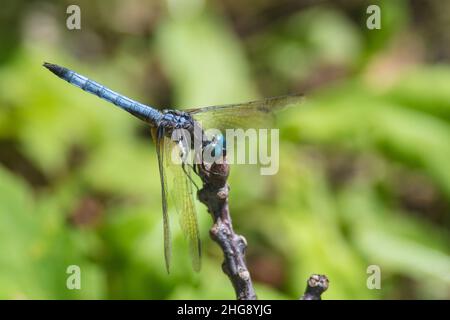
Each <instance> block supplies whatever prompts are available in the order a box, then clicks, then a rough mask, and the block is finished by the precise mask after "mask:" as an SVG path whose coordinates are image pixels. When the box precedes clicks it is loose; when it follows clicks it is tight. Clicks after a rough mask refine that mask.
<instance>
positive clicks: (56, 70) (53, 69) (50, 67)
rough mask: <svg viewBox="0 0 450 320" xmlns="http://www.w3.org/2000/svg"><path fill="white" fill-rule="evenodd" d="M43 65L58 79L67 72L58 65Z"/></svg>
mask: <svg viewBox="0 0 450 320" xmlns="http://www.w3.org/2000/svg"><path fill="white" fill-rule="evenodd" d="M42 65H43V66H44V67H46V68H47V69H48V70H50V71H51V72H52V73H54V74H56V75H57V76H58V77H62V76H63V75H64V74H65V73H66V72H67V69H66V68H64V67H61V66H58V65H57V64H53V63H49V62H44V63H43V64H42Z"/></svg>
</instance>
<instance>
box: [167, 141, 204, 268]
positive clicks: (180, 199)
mask: <svg viewBox="0 0 450 320" xmlns="http://www.w3.org/2000/svg"><path fill="white" fill-rule="evenodd" d="M184 141H186V140H184ZM164 144H165V152H164V153H165V154H166V161H165V166H166V168H167V178H168V186H169V190H170V191H169V194H170V196H171V200H172V202H173V204H174V206H175V209H176V211H177V215H178V221H179V223H180V227H181V230H182V231H183V234H184V237H185V239H187V241H188V244H189V252H190V256H191V259H192V266H193V268H194V270H195V271H199V270H200V267H201V246H200V235H199V230H198V222H197V212H196V208H195V201H194V193H193V190H192V182H191V181H192V176H191V171H192V170H191V167H190V166H189V165H188V164H184V165H182V164H181V163H182V161H183V159H182V157H181V156H180V155H181V154H182V148H181V147H180V145H178V144H176V143H174V142H173V141H171V140H170V139H168V138H166V139H165V142H164ZM187 148H190V146H188V147H187ZM185 160H186V159H184V161H185ZM183 168H184V169H183Z"/></svg>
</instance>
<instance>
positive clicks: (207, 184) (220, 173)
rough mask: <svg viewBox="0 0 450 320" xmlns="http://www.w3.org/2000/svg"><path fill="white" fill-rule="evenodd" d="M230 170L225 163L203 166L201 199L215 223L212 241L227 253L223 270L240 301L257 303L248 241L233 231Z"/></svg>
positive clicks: (199, 193)
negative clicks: (248, 263) (229, 199)
mask: <svg viewBox="0 0 450 320" xmlns="http://www.w3.org/2000/svg"><path fill="white" fill-rule="evenodd" d="M229 171H230V167H229V165H228V163H226V161H224V163H222V164H218V163H213V164H212V165H211V166H201V167H200V168H199V176H200V178H201V179H202V181H203V188H202V189H201V190H199V191H198V198H199V200H200V201H201V202H202V203H203V204H205V205H206V206H207V208H208V211H209V213H210V214H211V216H212V218H213V221H214V224H213V226H212V228H211V230H210V236H211V238H212V239H213V240H214V241H215V242H217V243H218V244H219V246H220V248H221V249H222V251H223V255H224V261H223V263H222V270H223V272H224V273H225V274H226V275H227V276H228V278H229V279H230V281H231V283H232V284H233V287H234V290H235V293H236V298H237V299H238V300H256V293H255V290H254V289H253V284H252V280H251V277H250V273H249V272H248V269H247V265H246V263H245V249H246V247H247V241H246V240H245V238H244V237H243V236H240V235H238V234H236V233H235V232H234V230H233V225H232V222H231V216H230V211H229V207H228V193H229V190H230V188H229V186H228V183H227V179H228V174H229Z"/></svg>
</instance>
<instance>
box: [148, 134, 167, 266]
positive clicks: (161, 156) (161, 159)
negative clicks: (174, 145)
mask: <svg viewBox="0 0 450 320" xmlns="http://www.w3.org/2000/svg"><path fill="white" fill-rule="evenodd" d="M152 136H153V140H154V141H155V143H156V153H157V155H158V168H159V178H160V181H161V199H162V211H163V229H164V258H165V261H166V269H167V273H169V272H170V258H171V256H172V239H171V235H170V221H169V214H168V210H167V209H168V207H167V178H166V172H165V165H164V164H165V163H166V162H167V161H166V158H167V157H168V154H167V153H166V147H165V146H166V145H167V144H168V143H169V142H170V140H169V139H168V138H166V137H165V136H164V134H163V132H162V133H160V132H157V130H156V129H152Z"/></svg>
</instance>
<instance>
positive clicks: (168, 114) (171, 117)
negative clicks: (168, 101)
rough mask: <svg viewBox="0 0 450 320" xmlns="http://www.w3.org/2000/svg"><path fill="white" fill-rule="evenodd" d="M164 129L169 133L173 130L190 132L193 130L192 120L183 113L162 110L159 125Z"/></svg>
mask: <svg viewBox="0 0 450 320" xmlns="http://www.w3.org/2000/svg"><path fill="white" fill-rule="evenodd" d="M159 125H160V126H163V127H164V128H165V129H166V132H171V131H173V130H174V129H186V130H188V131H191V130H193V129H194V119H192V117H191V116H190V115H189V114H188V113H186V112H183V111H178V110H164V111H163V117H162V119H161V121H160V123H159Z"/></svg>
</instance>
